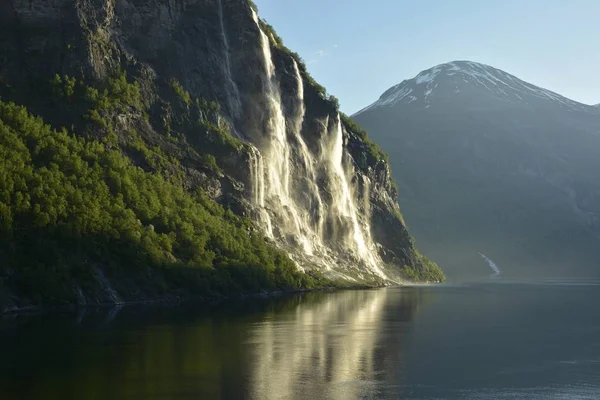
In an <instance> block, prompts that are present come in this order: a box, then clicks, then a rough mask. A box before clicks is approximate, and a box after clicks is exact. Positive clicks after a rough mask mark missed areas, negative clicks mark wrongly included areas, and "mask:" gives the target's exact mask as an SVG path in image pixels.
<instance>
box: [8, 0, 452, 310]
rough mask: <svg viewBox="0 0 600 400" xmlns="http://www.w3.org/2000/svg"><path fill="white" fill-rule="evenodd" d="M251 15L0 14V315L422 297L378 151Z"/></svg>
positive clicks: (16, 7) (82, 10)
mask: <svg viewBox="0 0 600 400" xmlns="http://www.w3.org/2000/svg"><path fill="white" fill-rule="evenodd" d="M253 7H254V6H253V4H252V2H250V1H239V0H219V1H208V0H186V1H171V0H169V1H146V0H144V1H141V0H117V1H114V0H101V1H94V2H82V1H76V2H73V1H67V0H52V1H41V0H27V1H25V0H13V1H10V2H1V3H0V61H1V62H0V129H1V134H2V138H3V140H2V142H1V147H0V152H2V154H4V155H5V156H6V157H4V159H3V160H2V162H1V163H0V189H1V190H0V193H1V195H0V222H1V224H0V228H1V230H0V235H1V239H2V241H1V243H0V257H1V258H2V260H3V263H2V265H1V266H0V302H1V301H2V298H5V299H6V298H8V299H9V303H16V304H17V305H19V304H20V305H23V304H31V303H47V302H50V303H75V302H78V303H98V302H117V301H121V300H122V301H133V300H144V299H148V298H156V297H158V298H161V297H165V296H167V297H168V296H171V297H181V296H186V295H190V294H194V295H211V294H215V293H221V294H222V293H231V292H256V291H259V290H266V289H290V288H300V287H312V286H314V285H315V284H316V285H319V284H330V283H331V280H335V281H337V282H342V284H351V285H362V284H367V285H374V284H382V283H385V282H397V281H398V280H400V279H406V278H410V279H425V280H439V279H441V277H442V275H441V272H440V271H439V269H438V268H437V266H434V265H433V264H432V263H431V262H430V261H428V260H426V259H425V258H424V257H423V256H421V255H420V254H419V253H418V252H417V251H416V249H415V248H414V246H413V245H412V241H411V237H410V236H409V234H408V231H407V230H406V227H405V226H404V224H403V221H402V217H401V215H400V211H399V207H398V204H397V193H396V189H395V185H394V184H393V181H392V180H391V173H390V169H389V165H388V164H387V162H386V161H385V157H384V155H383V153H382V152H381V150H380V149H379V148H377V146H375V145H374V144H373V143H372V142H370V141H369V140H368V138H367V136H366V134H365V133H364V132H363V131H362V130H360V129H359V128H358V127H356V126H355V124H353V123H352V121H350V120H349V119H348V118H347V117H345V116H344V115H343V114H341V113H340V112H339V110H338V108H337V105H336V103H335V102H333V101H331V100H330V99H329V98H328V96H327V94H326V92H325V90H324V88H323V87H321V86H320V85H318V84H317V83H316V82H315V81H314V80H313V79H312V78H311V77H310V75H308V73H307V72H306V68H305V66H304V65H303V64H302V62H301V60H300V58H299V57H298V55H297V54H295V53H292V52H291V51H290V50H289V49H287V48H286V47H285V46H283V43H282V42H281V39H280V38H279V37H278V36H277V35H276V33H275V32H274V31H273V29H272V28H271V27H270V26H269V25H268V24H266V23H265V22H264V21H261V20H260V19H259V18H258V16H257V14H256V10H255V9H253ZM19 105H22V106H25V107H26V109H25V108H22V107H20V106H19ZM30 113H31V114H30ZM32 114H33V115H39V116H40V117H41V118H42V119H38V118H36V117H34V116H33V115H32ZM46 124H47V125H46ZM13 149H19V151H18V152H17V151H16V150H15V151H14V152H13ZM8 155H10V156H11V157H12V158H9V157H8ZM94 194H97V196H94ZM323 275H324V276H325V279H322V277H323ZM324 282H325V283H324ZM3 287H4V288H5V295H2V288H3ZM6 292H8V294H6Z"/></svg>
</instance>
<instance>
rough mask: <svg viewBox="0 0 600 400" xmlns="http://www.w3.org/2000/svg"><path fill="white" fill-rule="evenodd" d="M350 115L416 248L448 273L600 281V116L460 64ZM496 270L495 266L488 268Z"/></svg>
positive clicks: (502, 75)
mask: <svg viewBox="0 0 600 400" xmlns="http://www.w3.org/2000/svg"><path fill="white" fill-rule="evenodd" d="M354 119H355V120H356V121H357V122H359V123H360V124H361V125H362V126H363V127H364V128H366V129H367V130H368V131H369V132H370V134H371V136H372V137H373V139H374V140H376V141H377V142H379V143H380V144H381V145H382V147H383V148H384V149H385V150H386V151H387V152H388V154H390V157H391V164H392V168H393V172H394V174H395V178H396V180H397V181H398V184H399V191H400V198H401V204H403V212H404V215H405V217H406V219H407V222H408V225H409V226H410V228H411V231H412V233H413V234H414V235H415V237H416V239H417V244H419V245H420V246H421V248H423V249H424V250H425V251H426V252H427V253H428V254H429V255H430V256H432V257H433V258H434V259H435V260H436V261H438V262H440V263H441V264H442V265H444V266H445V267H446V269H447V271H448V272H449V273H450V274H451V275H452V274H453V272H454V275H455V276H456V275H457V274H460V273H463V274H469V275H476V274H478V273H487V272H488V271H487V270H486V269H485V268H487V267H486V264H485V263H483V260H482V259H481V258H480V256H479V255H478V253H483V254H485V255H486V256H488V257H489V258H490V259H492V260H493V261H494V262H496V264H498V266H499V267H500V269H501V270H503V272H504V273H505V274H507V275H511V274H525V275H537V274H542V273H543V274H544V275H564V274H577V275H590V274H594V275H596V274H600V113H598V106H588V105H585V104H581V103H578V102H576V101H573V100H570V99H567V98H565V97H563V96H561V95H559V94H556V93H553V92H551V91H549V90H545V89H542V88H539V87H537V86H535V85H532V84H530V83H527V82H524V81H522V80H520V79H518V78H517V77H515V76H512V75H510V74H508V73H506V72H504V71H501V70H498V69H496V68H493V67H490V66H487V65H483V64H478V63H473V62H468V61H457V62H452V63H448V64H443V65H438V66H436V67H433V68H431V69H429V70H426V71H423V72H421V73H420V74H419V75H417V76H416V77H415V78H413V79H410V80H405V81H403V82H401V83H400V84H398V85H396V86H394V87H392V88H390V89H389V90H387V91H386V92H385V93H384V94H383V95H382V96H381V97H380V98H379V100H377V101H376V102H375V103H373V104H372V105H370V106H368V107H366V108H365V109H363V110H361V111H359V112H358V113H357V114H355V115H354ZM490 272H491V270H490Z"/></svg>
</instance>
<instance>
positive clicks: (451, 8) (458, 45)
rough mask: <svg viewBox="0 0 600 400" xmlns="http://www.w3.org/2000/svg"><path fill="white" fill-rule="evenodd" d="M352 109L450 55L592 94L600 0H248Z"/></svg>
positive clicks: (598, 91) (597, 72)
mask: <svg viewBox="0 0 600 400" xmlns="http://www.w3.org/2000/svg"><path fill="white" fill-rule="evenodd" d="M255 2H256V4H257V5H258V8H259V14H260V16H261V17H262V18H265V19H266V20H267V21H268V22H269V23H270V24H271V25H273V26H274V28H275V29H276V31H277V32H278V33H279V35H280V36H281V37H282V38H283V40H284V43H285V44H286V45H287V46H288V47H289V48H291V49H292V50H294V51H296V52H298V53H299V54H300V55H301V56H302V57H303V58H304V60H305V61H306V62H307V65H308V69H309V71H310V72H311V74H312V75H313V76H314V77H315V79H316V80H317V81H319V82H320V83H321V84H323V85H324V86H325V87H326V88H327V89H328V91H329V92H330V93H332V94H334V95H335V96H337V97H338V98H339V99H340V103H341V106H342V110H343V111H345V112H346V113H349V114H351V113H353V112H355V111H358V110H359V109H361V108H362V107H364V106H366V105H368V104H370V103H372V102H373V101H375V100H376V99H377V98H378V97H379V96H380V95H381V93H383V92H384V91H385V90H386V89H387V88H389V87H390V86H393V85H395V84H397V83H399V82H400V81H402V80H403V79H409V78H412V77H414V76H415V75H416V74H418V73H419V72H420V71H422V70H424V69H428V68H430V67H432V66H434V65H437V64H441V63H444V62H448V61H453V60H470V61H477V62H482V63H485V64H489V65H492V66H494V67H497V68H500V69H502V70H505V71H506V72H509V73H512V74H514V75H516V76H518V77H519V78H521V79H524V80H526V81H528V82H531V83H533V84H535V85H538V86H542V87H544V88H546V89H550V90H553V91H555V92H558V93H560V94H562V95H564V96H567V97H569V98H571V99H573V100H577V101H580V102H582V103H586V104H596V103H600V0H570V1H567V0H371V1H365V0H302V1H299V0H255Z"/></svg>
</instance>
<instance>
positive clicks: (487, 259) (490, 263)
mask: <svg viewBox="0 0 600 400" xmlns="http://www.w3.org/2000/svg"><path fill="white" fill-rule="evenodd" d="M477 254H479V255H480V256H481V258H483V259H484V260H485V262H486V263H487V265H489V267H490V268H491V269H492V270H493V271H494V273H493V274H492V276H498V275H500V273H501V272H502V271H500V268H498V266H497V265H496V263H495V262H493V261H492V260H491V259H490V258H488V256H486V255H485V254H482V253H477Z"/></svg>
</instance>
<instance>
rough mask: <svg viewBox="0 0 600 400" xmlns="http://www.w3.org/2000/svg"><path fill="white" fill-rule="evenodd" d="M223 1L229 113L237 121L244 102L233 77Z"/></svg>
mask: <svg viewBox="0 0 600 400" xmlns="http://www.w3.org/2000/svg"><path fill="white" fill-rule="evenodd" d="M222 2H223V0H219V22H220V24H221V38H222V40H223V53H224V54H223V56H224V58H225V77H226V78H227V86H228V88H227V95H228V96H227V101H228V103H229V112H230V115H231V117H232V118H233V119H234V120H235V118H238V117H239V116H240V114H241V110H242V101H241V100H240V91H239V90H238V87H237V85H236V83H235V82H234V80H233V77H232V75H231V60H230V58H229V40H228V39H227V34H226V33H225V23H224V22H223V3H222Z"/></svg>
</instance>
